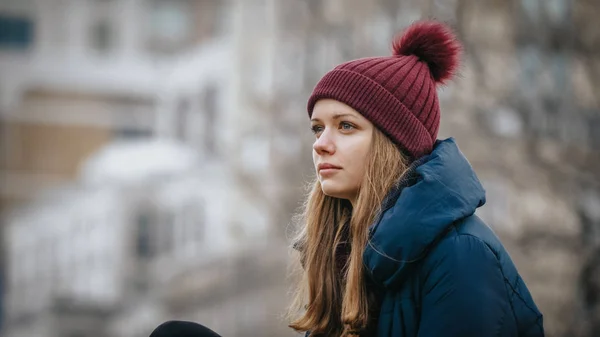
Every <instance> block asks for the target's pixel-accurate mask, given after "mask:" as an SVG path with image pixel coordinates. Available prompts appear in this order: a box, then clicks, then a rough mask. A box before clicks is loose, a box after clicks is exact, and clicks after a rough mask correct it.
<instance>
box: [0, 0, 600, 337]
mask: <svg viewBox="0 0 600 337" xmlns="http://www.w3.org/2000/svg"><path fill="white" fill-rule="evenodd" d="M0 6H1V7H0V27H11V29H12V31H13V32H16V33H12V35H11V34H8V35H6V36H9V37H8V38H7V37H5V35H2V36H3V37H2V39H0V73H2V78H0V98H1V101H0V103H1V105H0V113H1V116H2V123H1V125H2V133H1V137H2V161H1V162H0V174H1V175H2V176H3V179H2V181H3V184H2V185H1V186H0V203H1V205H2V209H3V210H4V211H5V213H7V214H8V213H10V214H11V216H6V217H5V219H6V220H4V221H3V224H4V226H5V228H6V230H5V231H4V232H3V233H4V235H9V237H6V236H5V237H4V240H3V242H9V245H8V246H7V247H5V248H4V249H5V251H7V253H8V254H5V255H4V256H6V257H7V260H6V261H4V267H5V268H4V270H5V273H6V275H7V281H8V282H5V283H6V284H8V288H7V290H8V292H7V293H8V296H7V299H6V300H5V301H4V303H5V305H4V308H5V315H4V317H5V318H6V320H5V324H4V326H5V327H6V329H5V332H7V333H8V334H7V336H13V335H14V336H33V335H35V334H36V333H37V335H39V336H54V335H56V336H65V335H67V336H68V335H69V334H71V335H73V336H75V335H77V336H103V335H111V336H112V335H117V336H144V335H147V333H148V332H149V331H148V329H149V328H152V325H153V324H158V321H160V319H161V318H165V319H167V318H169V317H180V318H187V319H191V320H196V321H202V322H205V323H206V324H207V325H209V326H211V327H214V328H215V330H217V331H219V332H221V333H222V334H223V335H228V336H237V335H239V336H241V335H248V334H252V333H253V332H254V331H261V333H260V335H284V334H286V333H289V332H288V331H287V330H286V328H285V323H284V322H282V321H281V320H279V317H277V314H280V313H281V311H282V309H283V307H284V306H285V303H284V302H285V301H284V298H285V296H284V295H285V286H286V284H285V270H284V267H283V266H284V264H285V259H286V258H287V256H286V255H285V254H284V253H283V252H284V249H283V248H282V247H284V246H285V243H286V241H285V234H286V231H287V229H288V226H287V224H288V223H289V218H290V216H291V214H292V213H293V212H294V211H295V210H296V207H297V206H298V205H299V204H298V202H299V200H300V198H301V196H302V193H303V188H302V184H303V182H305V181H306V180H307V179H308V178H309V177H311V174H310V172H311V165H310V163H311V157H310V151H311V148H310V146H311V143H312V141H311V134H310V132H309V127H308V122H307V118H306V113H305V104H306V97H307V96H308V95H309V93H310V90H311V89H312V87H313V86H314V84H315V83H316V82H317V81H318V79H319V78H320V76H322V75H323V74H324V73H325V72H326V71H327V70H329V69H330V68H331V67H332V66H334V65H335V64H337V63H340V62H342V61H345V60H348V59H352V58H357V57H363V56H370V55H386V54H389V52H390V49H389V43H390V41H391V39H392V37H393V35H394V34H395V33H396V32H398V30H399V29H401V28H402V27H405V26H407V25H408V24H410V23H411V22H412V21H414V20H417V19H420V18H427V17H436V18H438V19H442V20H444V21H447V22H449V23H451V24H452V25H453V26H454V27H455V29H456V30H457V32H458V34H459V35H460V37H461V39H462V40H463V41H464V44H465V57H464V65H463V67H462V69H461V76H460V77H459V78H458V79H456V81H454V83H453V84H450V85H449V86H448V87H445V88H443V89H441V90H440V92H439V94H440V101H441V104H442V129H441V134H440V137H446V136H454V137H455V138H457V141H458V143H459V145H460V146H461V149H462V150H463V152H465V154H466V155H467V157H468V158H469V159H470V160H471V163H472V164H473V165H474V166H475V169H476V170H477V172H478V173H479V175H480V178H481V179H482V181H483V183H484V186H485V187H486V189H487V191H488V204H487V205H486V206H485V207H484V208H483V209H481V216H482V217H484V218H485V219H486V220H487V221H488V222H489V224H490V225H491V226H492V227H493V229H494V230H495V231H496V232H497V233H498V234H499V236H500V237H501V238H502V240H503V242H504V243H505V245H506V246H507V247H508V249H509V252H510V253H511V255H512V257H513V258H514V260H515V262H516V263H517V265H518V267H519V269H520V270H521V272H522V274H523V277H524V279H525V281H526V282H527V283H528V285H529V286H530V288H531V290H532V293H533V296H534V298H535V299H536V301H537V302H538V304H539V306H540V309H541V310H542V311H543V313H544V314H545V325H546V328H547V331H548V336H596V335H600V301H599V300H598V299H599V298H600V282H599V281H598V280H599V279H600V261H598V258H597V257H598V256H600V212H599V211H598V210H599V209H600V186H599V181H600V179H599V178H600V177H599V174H598V172H600V159H599V156H600V152H599V151H598V148H600V147H599V145H600V138H598V132H597V131H598V128H599V127H600V124H599V122H600V102H599V101H598V98H597V95H596V93H597V92H600V82H599V79H600V73H599V71H600V49H599V47H598V46H600V27H599V26H598V23H597V20H596V19H595V18H596V17H597V16H598V14H600V5H599V4H597V1H594V0H579V1H572V0H510V1H506V0H492V1H487V2H480V1H479V2H478V1H475V0H445V1H437V0H427V1H423V0H407V1H390V0H377V1H368V2H365V1H358V0H344V1H341V0H310V1H275V0H245V1H242V0H228V1H218V0H177V1H169V0H109V1H100V0H96V1H91V0H90V1H76V0H52V1H45V0H27V1H24V0H12V1H8V0H6V1H3V2H2V3H1V4H0ZM165 140H167V143H168V144H171V145H173V144H175V145H174V146H176V148H178V149H179V148H181V149H182V151H184V152H185V153H196V154H197V155H198V157H197V158H196V157H194V156H192V157H194V158H195V159H194V160H195V161H192V163H198V165H197V167H200V168H201V169H197V170H190V171H188V170H184V171H180V170H175V171H169V172H170V173H169V174H168V175H166V176H168V177H171V178H170V179H167V180H163V179H165V175H158V176H153V175H150V176H148V177H147V178H146V179H141V180H139V179H134V180H135V183H134V184H133V185H132V181H131V177H140V176H144V174H145V173H148V172H147V171H145V170H141V171H139V172H138V171H135V170H133V171H132V172H133V173H131V172H127V169H126V168H127V167H129V166H130V165H125V166H126V168H125V172H123V171H121V170H119V169H117V170H116V171H115V172H116V173H115V176H111V177H106V172H111V171H110V170H111V169H110V167H112V166H114V163H117V164H130V163H127V161H126V160H123V159H112V160H108V159H107V160H106V161H103V160H100V159H98V158H103V154H104V155H105V156H106V153H107V151H108V152H109V153H110V151H111V149H114V150H115V151H116V152H117V154H116V155H115V157H114V158H129V157H128V156H129V155H131V153H136V152H143V151H144V150H143V149H144V146H150V148H155V147H153V146H154V145H156V144H155V142H157V141H158V142H159V144H162V142H163V141H165ZM131 143H133V144H142V145H141V146H142V147H140V148H137V147H131V148H130V150H129V151H132V150H131V149H137V151H136V150H134V151H133V152H127V148H128V146H130V145H131ZM127 144H129V145H127ZM143 144H145V145H143ZM152 144H154V145H152ZM119 153H121V154H119ZM152 153H155V152H152ZM109 157H110V156H109ZM131 158H133V157H131ZM139 160H141V159H139ZM165 161H167V162H168V161H169V160H165ZM103 163H108V164H103ZM111 163H112V164H111ZM117 166H119V165H117ZM132 166H135V165H132ZM154 166H156V167H158V168H162V169H165V168H164V166H163V165H160V163H157V162H153V164H152V163H148V166H147V167H149V168H150V169H151V168H152V167H154ZM167 166H168V165H167ZM190 166H191V167H196V166H195V165H190ZM167 169H168V170H173V167H170V168H169V167H167ZM136 172H137V173H136ZM101 173H104V174H101ZM123 176H125V177H126V179H115V178H119V177H121V178H122V177H123ZM108 178H110V179H108ZM106 179H108V181H110V183H107V180H106ZM93 182H96V184H94V183H93ZM98 182H100V184H98ZM90 184H91V185H90ZM226 185H227V186H229V187H227V188H225V187H224V186H226ZM65 186H66V187H65ZM100 186H109V187H102V188H101V187H100ZM132 186H133V187H132ZM175 186H176V187H175ZM208 186H213V187H208ZM221 186H223V188H224V190H225V191H221V192H220V193H221V194H220V196H219V193H217V192H215V193H217V194H214V195H213V194H210V196H208V195H207V193H210V192H208V191H211V190H215V191H218V190H220V189H221ZM67 187H68V188H67ZM65 188H66V189H67V192H56V191H63V190H64V189H65ZM48 190H49V191H55V192H46V193H43V191H48ZM165 191H171V192H165ZM226 191H227V192H226ZM40 194H42V196H40ZM44 195H47V197H44ZM161 196H162V197H161ZM55 199H56V200H55ZM213 199H214V200H213ZM94 200H104V201H98V202H93V201H94ZM172 200H180V202H181V203H177V202H175V205H170V203H169V201H172ZM186 200H187V201H186ZM224 201H226V202H227V203H226V204H227V205H228V206H227V207H226V206H223V205H221V206H220V207H221V208H219V207H216V206H214V207H213V206H210V207H209V204H208V203H207V202H221V203H222V202H224ZM186 202H188V203H186ZM171 203H172V202H171ZM190 203H191V204H193V205H196V206H197V207H192V206H190V205H191V204H190ZM86 205H87V206H86ZM100 205H103V206H100ZM201 205H204V208H202V206H201ZM15 207H17V209H19V210H20V211H17V212H13V211H12V210H13V209H15ZM224 207H225V208H224ZM243 208H246V209H243ZM162 209H166V210H167V212H166V214H167V215H164V214H163V213H161V210H162ZM202 209H204V210H211V209H212V212H213V214H215V215H214V217H212V218H211V217H206V216H202V215H200V216H199V215H198V214H203V213H202ZM9 210H10V212H8V211H9ZM74 210H79V211H78V212H74ZM169 210H170V211H169ZM173 210H180V211H176V212H174V211H173ZM217 210H219V211H217ZM72 212H74V213H73V215H70V214H71V213H72ZM169 212H174V214H179V215H178V216H179V218H180V219H181V220H180V221H181V223H188V224H189V227H187V228H188V229H187V230H190V231H191V233H193V232H194V231H195V230H197V229H198V228H197V227H198V226H201V227H202V226H204V228H205V229H206V230H207V231H210V230H209V229H208V228H213V229H214V230H215V231H216V232H219V230H217V228H221V227H223V228H221V230H222V232H220V233H222V234H215V235H217V236H216V237H219V235H223V237H227V238H229V239H227V240H231V241H230V245H229V246H222V247H221V248H223V251H221V253H222V254H219V253H218V252H219V250H218V249H216V248H214V249H209V248H208V247H209V246H210V245H208V244H207V242H211V241H214V240H217V239H215V237H212V236H208V234H207V233H205V234H201V237H202V239H201V240H202V241H201V242H202V243H192V244H191V246H190V247H194V248H190V250H189V251H186V250H185V249H183V251H182V252H181V253H173V254H171V255H169V254H167V255H168V256H170V257H169V258H165V257H160V256H162V255H160V254H156V255H152V256H145V255H144V254H149V252H150V251H151V248H150V247H154V246H153V245H154V244H158V243H153V244H150V242H154V241H152V240H150V238H162V239H161V240H166V241H169V239H168V237H169V234H165V232H159V231H148V232H147V233H148V235H149V236H147V237H145V236H144V235H142V234H143V233H144V232H143V231H140V228H141V227H144V226H148V228H152V226H154V227H155V228H162V229H161V230H164V229H165V228H172V229H173V230H175V228H176V225H175V223H176V222H177V221H179V220H175V219H174V218H173V217H169V216H168V214H169ZM186 212H189V213H186ZM161 214H162V215H161ZM185 214H188V215H185ZM194 214H196V215H194ZM195 216H199V217H200V219H204V220H199V219H198V218H196V219H195V218H194V217H195ZM81 217H84V218H86V219H90V220H82V219H81ZM95 217H99V218H98V219H96V218H95ZM175 217H177V216H175ZM92 219H96V220H92ZM147 219H155V220H154V221H155V222H154V223H155V225H151V223H153V222H152V221H150V220H148V221H147ZM156 219H158V220H156ZM169 219H170V220H169ZM194 219H195V220H194ZM92 223H96V224H97V226H96V227H94V226H92V225H90V224H92ZM200 223H204V224H205V225H199V224H200ZM100 224H104V225H100ZM86 226H88V228H87V229H86ZM140 226H141V227H140ZM79 227H81V228H79ZM226 228H228V229H226ZM78 231H79V233H80V234H74V233H78ZM245 232H246V233H247V234H246V235H242V236H241V237H239V236H240V233H245ZM28 233H37V234H36V235H34V236H31V235H28ZM59 233H64V235H66V237H65V238H64V239H60V234H59ZM68 233H70V234H68ZM172 233H175V232H172ZM178 233H180V234H178V235H183V236H187V235H185V234H182V233H187V232H185V231H184V230H183V229H182V231H180V232H178ZM225 233H228V234H225ZM252 233H254V234H252ZM261 234H262V235H261ZM111 235H112V238H113V240H110V244H108V243H107V242H109V240H108V239H107V238H109V237H111ZM190 235H191V236H192V237H193V234H190ZM30 236H31V237H30ZM49 237H54V239H53V240H54V241H51V240H50V239H48V238H49ZM236 237H239V238H237V239H235V238H236ZM259 237H262V238H263V239H262V240H259V239H258V238H259ZM75 238H78V239H75ZM103 238H104V239H103ZM20 240H21V241H20ZM60 240H63V241H60ZM85 240H90V241H85ZM144 240H146V241H144ZM173 240H176V239H175V238H174V237H173ZM59 242H64V245H63V244H59ZM86 242H87V243H88V244H86ZM90 242H97V243H93V244H92V243H90ZM144 242H147V246H144ZM161 242H162V241H161ZM170 242H178V241H170ZM191 242H193V241H191ZM261 242H262V243H261ZM67 243H68V244H67ZM26 244H30V245H34V246H36V247H37V246H38V245H39V246H40V247H42V248H40V251H41V252H38V253H39V254H40V255H39V256H40V258H39V260H38V259H36V257H35V256H38V255H35V254H38V253H36V252H31V254H30V255H28V258H26V257H25V255H26V254H25V255H23V254H24V253H22V250H23V249H25V248H23V247H26ZM69 244H72V245H75V244H78V245H81V247H83V248H81V249H82V250H78V251H81V252H82V253H81V257H82V259H83V260H82V261H84V262H83V266H84V267H81V268H82V269H80V273H81V277H82V278H83V280H82V281H80V282H81V285H79V284H78V283H77V282H78V281H77V280H79V278H77V277H74V278H73V280H72V282H74V283H68V282H62V281H61V279H60V277H61V276H60V275H62V274H61V269H60V268H62V267H60V265H59V264H58V263H59V262H58V261H59V260H60V258H59V257H58V256H61V255H60V253H57V255H56V256H57V260H56V261H57V262H56V263H57V264H56V265H55V266H54V267H52V263H53V262H48V263H46V262H44V261H45V260H44V258H48V257H47V254H45V253H44V249H46V248H44V247H48V246H50V247H51V246H52V245H56V246H57V248H56V249H57V251H60V249H58V247H70V246H69ZM162 244H163V243H160V245H162ZM175 245H178V244H175ZM115 246H118V247H122V250H121V251H120V253H119V252H117V251H114V249H111V248H114V247H115ZM216 246H219V245H216ZM94 247H95V248H94ZM143 247H146V248H143ZM225 247H227V248H225ZM235 247H238V248H237V249H236V248H235ZM48 249H55V248H48ZM63 249H76V248H72V247H71V248H63ZM77 249H80V248H77ZM86 249H87V250H86ZM88 250H89V252H90V253H89V254H90V256H92V257H90V259H91V261H95V260H94V259H98V261H97V262H90V263H91V265H92V266H98V268H93V267H89V268H88V265H87V263H88V262H85V261H87V260H85V256H87V255H86V254H87V253H85V252H86V251H88ZM36 251H37V250H36ZM140 251H142V252H144V251H146V253H140ZM208 251H211V252H213V253H211V254H213V255H211V254H209V253H208ZM236 251H237V252H236ZM92 252H96V253H92ZM225 252H228V253H229V254H225ZM94 254H96V255H94ZM140 254H141V255H140ZM178 254H179V255H178ZM68 255H69V254H66V253H65V254H64V256H65V257H64V258H65V259H67V260H68V259H70V258H71V257H68ZM71 255H72V253H71ZM93 256H96V257H93ZM210 256H212V257H210ZM272 256H273V258H272V259H270V257H272ZM28 259H29V260H28ZM27 261H30V262H31V263H30V264H28V263H29V262H27ZM102 261H104V262H102ZM74 263H75V262H74ZM103 263H104V264H103ZM31 264H34V265H36V266H37V267H28V266H30V265H31ZM100 266H104V267H100ZM27 268H29V269H27ZM102 268H105V269H102ZM67 269H69V268H67ZM26 270H30V271H31V273H34V274H32V275H36V274H35V273H48V274H42V275H46V277H55V278H56V279H55V281H52V282H54V283H52V282H49V283H48V285H47V286H45V287H39V282H33V281H32V280H34V279H33V278H30V279H28V280H30V281H29V282H25V281H24V280H25V279H26V277H25V276H23V275H28V274H27V271H26ZM52 270H56V273H53V272H52ZM165 270H171V271H165ZM94 272H97V273H98V274H97V275H100V274H101V275H102V277H98V278H96V277H94V276H92V275H96V274H94ZM50 275H56V276H50ZM32 277H36V278H37V277H38V276H32ZM40 277H41V276H40ZM21 281H23V282H21ZM94 282H96V283H94ZM102 282H104V283H102ZM109 282H113V283H109ZM109 284H110V285H112V287H110V286H109V287H108V288H110V291H108V290H107V289H105V288H106V287H107V285H109ZM86 287H87V288H86ZM44 289H46V290H44ZM44 291H45V294H46V295H44V296H46V297H45V298H48V300H47V301H46V302H44V301H40V303H37V304H35V305H34V307H28V306H27V303H29V302H28V301H25V297H23V296H32V295H31V294H37V292H44ZM65 291H66V295H65ZM107 291H108V292H107ZM109 292H110V293H109ZM50 296H53V297H52V298H54V299H52V298H51V297H50ZM110 299H113V300H112V302H111V300H110ZM36 306H37V307H36ZM232 321H233V322H234V323H233V324H232V323H231V322H232ZM32 322H38V324H33V323H32ZM106 322H109V323H106ZM96 324H99V325H96ZM100 325H101V326H102V327H101V328H100V327H99V328H96V326H100ZM84 326H86V327H88V328H86V329H83V328H81V327H84ZM61 327H68V329H70V330H61ZM28 329H30V330H28ZM35 329H39V330H35ZM249 331H250V332H249Z"/></svg>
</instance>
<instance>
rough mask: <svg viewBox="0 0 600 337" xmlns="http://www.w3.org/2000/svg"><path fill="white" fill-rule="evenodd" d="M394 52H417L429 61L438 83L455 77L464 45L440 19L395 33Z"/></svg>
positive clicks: (404, 53) (422, 58) (414, 25)
mask: <svg viewBox="0 0 600 337" xmlns="http://www.w3.org/2000/svg"><path fill="white" fill-rule="evenodd" d="M392 49H393V55H395V56H400V55H405V56H409V55H415V56H417V57H418V58H419V59H420V60H421V61H423V62H426V63H427V65H428V66H429V71H430V72H431V75H432V76H433V78H434V79H435V81H436V82H437V83H440V84H443V83H445V82H446V81H448V80H450V79H452V77H453V76H454V74H455V73H456V71H457V69H458V65H459V62H460V60H459V59H460V54H461V52H462V48H461V44H460V42H459V41H458V40H457V38H456V36H455V35H454V33H453V32H452V30H451V29H450V28H449V27H448V26H446V25H444V24H443V23H440V22H437V21H420V22H416V23H414V24H412V25H411V26H409V27H408V28H407V29H406V30H405V31H404V32H403V33H402V34H400V35H398V36H396V38H395V39H394V41H393V43H392Z"/></svg>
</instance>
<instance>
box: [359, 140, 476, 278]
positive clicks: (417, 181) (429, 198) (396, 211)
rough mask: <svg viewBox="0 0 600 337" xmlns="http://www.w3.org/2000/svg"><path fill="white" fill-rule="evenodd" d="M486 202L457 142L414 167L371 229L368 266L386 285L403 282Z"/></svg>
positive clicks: (444, 145) (443, 143)
mask: <svg viewBox="0 0 600 337" xmlns="http://www.w3.org/2000/svg"><path fill="white" fill-rule="evenodd" d="M484 203H485V190H484V189H483V186H482V185H481V183H480V181H479V179H478V178H477V176H476V174H475V172H474V171H473V168H472V167H471V165H470V164H469V162H468V160H467V159H466V158H465V156H464V155H463V154H462V152H461V151H460V149H459V148H458V146H457V145H456V142H455V141H454V139H453V138H449V139H446V140H442V141H437V142H436V144H435V147H434V149H433V151H432V152H431V154H430V155H427V156H426V157H423V158H421V159H420V160H418V161H416V162H414V163H413V165H411V167H410V169H409V170H408V171H407V173H406V174H404V176H403V177H402V179H401V181H400V183H399V184H398V186H397V187H395V188H394V189H393V190H392V191H391V192H390V193H389V194H388V197H387V198H386V201H384V204H383V207H382V214H381V216H380V217H379V218H378V220H377V221H376V222H375V223H374V224H373V225H372V226H371V228H370V238H369V243H367V247H366V249H365V253H364V262H365V266H366V267H367V269H368V271H369V272H370V274H371V276H372V277H373V279H374V281H376V282H377V283H379V284H382V285H383V286H385V287H388V288H389V287H392V286H393V285H394V284H397V283H398V282H402V280H403V279H404V277H405V276H406V275H407V272H408V271H409V270H410V269H411V266H413V265H415V263H414V262H417V261H418V260H420V259H421V258H423V257H424V256H425V255H426V254H427V251H428V248H429V247H431V246H432V245H433V244H434V243H435V242H436V241H437V240H438V239H439V238H441V237H443V235H444V234H445V233H446V232H447V231H448V230H449V229H450V228H451V226H452V224H454V223H455V222H456V221H458V220H460V219H463V218H465V217H468V216H470V215H472V214H473V213H475V210H476V209H477V208H478V207H481V206H483V204H484Z"/></svg>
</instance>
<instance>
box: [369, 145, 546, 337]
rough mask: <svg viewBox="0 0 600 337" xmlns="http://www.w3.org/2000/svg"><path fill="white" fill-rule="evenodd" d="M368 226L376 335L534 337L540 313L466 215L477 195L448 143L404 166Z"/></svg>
mask: <svg viewBox="0 0 600 337" xmlns="http://www.w3.org/2000/svg"><path fill="white" fill-rule="evenodd" d="M403 180H404V181H403V183H402V184H400V186H399V187H398V188H396V189H394V191H392V192H391V193H390V195H389V196H388V198H387V199H386V202H385V203H384V212H383V213H382V216H381V217H380V218H379V219H378V220H377V221H376V222H375V223H374V224H373V225H372V226H371V227H370V243H369V244H368V245H367V247H366V250H365V253H364V262H365V269H366V270H367V273H368V274H369V277H370V278H371V280H370V281H371V282H372V283H374V284H375V285H374V286H372V287H377V288H378V290H379V292H380V293H381V297H380V310H379V317H378V323H377V328H376V329H375V330H376V335H377V336H378V337H482V336H490V337H491V336H502V337H504V336H507V337H508V336H511V337H512V336H515V337H516V336H519V337H539V336H544V329H543V322H542V314H541V313H540V312H539V310H538V308H537V307H536V305H535V303H534V301H533V299H532V297H531V295H530V293H529V291H528V289H527V287H526V285H525V283H524V282H523V280H522V279H521V277H520V276H519V273H518V271H517V269H516V267H515V265H514V264H513V262H512V261H511V258H510V256H509V254H508V253H507V251H506V250H505V248H504V247H503V246H502V243H500V241H499V240H498V238H497V237H496V235H495V234H494V233H493V232H492V230H491V229H490V228H489V227H488V226H487V225H486V224H484V223H483V222H482V221H481V219H479V218H478V217H477V216H476V215H474V213H475V210H476V209H477V208H478V207H480V206H482V205H483V204H484V203H485V191H484V189H483V187H482V186H481V183H480V182H479V180H478V178H477V176H476V175H475V172H474V171H473V169H472V167H471V165H470V164H469V162H468V161H467V160H466V158H465V157H464V156H463V155H462V153H461V152H460V150H459V149H458V147H457V145H456V143H455V141H454V140H453V139H452V138H450V139H447V140H444V141H438V142H437V143H436V146H435V148H434V150H433V152H432V153H431V154H430V155H428V156H427V157H425V158H423V159H421V160H419V162H417V163H416V165H414V167H413V168H412V171H411V173H410V174H409V175H406V177H405V179H403Z"/></svg>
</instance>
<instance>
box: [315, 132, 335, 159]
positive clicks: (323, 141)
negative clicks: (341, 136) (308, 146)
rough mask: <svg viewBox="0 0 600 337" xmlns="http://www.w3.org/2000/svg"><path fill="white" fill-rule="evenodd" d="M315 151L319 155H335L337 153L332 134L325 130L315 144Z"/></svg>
mask: <svg viewBox="0 0 600 337" xmlns="http://www.w3.org/2000/svg"><path fill="white" fill-rule="evenodd" d="M313 149H314V150H315V151H316V152H317V153H318V154H319V155H322V154H333V153H334V152H335V143H334V141H333V139H332V137H331V134H330V133H329V132H328V131H327V130H324V131H323V133H321V135H320V136H319V138H317V140H316V141H315V143H314V144H313Z"/></svg>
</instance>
